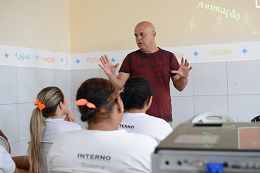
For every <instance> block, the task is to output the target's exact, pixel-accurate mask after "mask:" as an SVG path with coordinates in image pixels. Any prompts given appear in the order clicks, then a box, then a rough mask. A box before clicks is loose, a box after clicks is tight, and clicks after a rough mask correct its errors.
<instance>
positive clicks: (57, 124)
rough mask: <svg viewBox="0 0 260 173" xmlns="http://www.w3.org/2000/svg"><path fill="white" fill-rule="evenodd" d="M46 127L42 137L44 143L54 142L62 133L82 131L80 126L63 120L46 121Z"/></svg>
mask: <svg viewBox="0 0 260 173" xmlns="http://www.w3.org/2000/svg"><path fill="white" fill-rule="evenodd" d="M45 122H46V127H45V131H44V133H43V136H42V141H49V142H54V141H55V139H56V138H57V137H58V136H60V135H61V134H62V133H64V132H67V131H72V130H81V129H82V128H81V127H80V125H78V124H77V123H74V122H68V121H64V120H63V119H51V118H47V119H45Z"/></svg>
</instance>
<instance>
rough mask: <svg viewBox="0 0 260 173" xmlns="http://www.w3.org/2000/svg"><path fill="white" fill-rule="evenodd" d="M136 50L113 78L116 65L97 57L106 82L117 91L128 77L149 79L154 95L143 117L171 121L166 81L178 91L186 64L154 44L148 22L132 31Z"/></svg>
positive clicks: (184, 81) (185, 77) (183, 83)
mask: <svg viewBox="0 0 260 173" xmlns="http://www.w3.org/2000/svg"><path fill="white" fill-rule="evenodd" d="M134 35H135V39H136V43H137V46H138V47H139V48H140V49H139V50H137V51H134V52H131V53H130V54H128V55H127V57H126V58H125V59H124V61H123V63H122V66H121V68H120V70H119V74H118V76H116V75H115V72H116V68H117V67H118V66H119V64H118V63H117V64H116V65H113V64H112V63H111V62H110V61H109V59H108V57H107V56H106V55H104V56H101V58H100V60H101V63H102V65H100V64H99V66H100V67H101V68H102V69H103V70H104V72H105V73H106V75H107V76H108V78H109V80H110V81H111V82H112V83H114V84H115V86H116V87H117V88H118V89H119V90H121V89H123V87H124V84H125V82H126V80H127V79H128V78H129V77H130V76H143V77H145V78H147V79H148V80H150V82H151V84H152V86H153V91H154V96H153V102H152V105H151V107H150V108H149V110H148V111H147V114H149V115H152V116H155V117H159V118H162V119H164V120H165V121H167V122H172V107H171V96H170V87H169V82H170V78H171V79H172V82H173V85H174V87H175V88H176V89H177V90H179V91H182V90H183V89H184V88H185V87H186V85H187V82H188V76H189V71H190V70H191V68H192V67H190V68H189V63H188V62H187V59H186V60H185V62H184V60H183V58H182V60H181V64H180V65H179V63H178V61H177V59H176V57H175V56H174V54H173V53H171V52H169V51H165V50H163V49H160V48H159V47H157V46H156V44H155V36H156V32H155V28H154V26H153V24H152V23H150V22H147V21H144V22H140V23H138V24H137V25H136V27H135V31H134Z"/></svg>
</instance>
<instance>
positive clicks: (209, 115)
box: [192, 112, 236, 123]
mask: <svg viewBox="0 0 260 173" xmlns="http://www.w3.org/2000/svg"><path fill="white" fill-rule="evenodd" d="M199 122H202V123H225V122H234V123H235V122H236V120H235V119H234V118H233V117H232V116H231V115H228V114H225V113H222V112H205V113H202V114H199V115H197V116H196V117H194V118H193V120H192V123H199Z"/></svg>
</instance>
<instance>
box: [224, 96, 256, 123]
mask: <svg viewBox="0 0 260 173" xmlns="http://www.w3.org/2000/svg"><path fill="white" fill-rule="evenodd" d="M228 102H229V114H230V115H231V116H233V117H234V118H235V120H236V121H237V122H251V119H253V118H254V117H256V116H258V115H260V106H259V105H260V95H234V96H228Z"/></svg>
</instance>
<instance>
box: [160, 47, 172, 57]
mask: <svg viewBox="0 0 260 173" xmlns="http://www.w3.org/2000/svg"><path fill="white" fill-rule="evenodd" d="M159 51H160V52H161V53H165V54H169V55H174V54H173V53H172V52H170V51H168V50H164V49H162V48H159Z"/></svg>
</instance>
